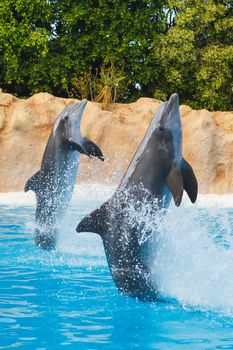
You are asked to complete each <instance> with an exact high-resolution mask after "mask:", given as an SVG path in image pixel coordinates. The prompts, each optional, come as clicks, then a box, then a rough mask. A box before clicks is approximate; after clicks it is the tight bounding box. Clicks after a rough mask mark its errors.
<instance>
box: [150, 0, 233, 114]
mask: <svg viewBox="0 0 233 350" xmlns="http://www.w3.org/2000/svg"><path fill="white" fill-rule="evenodd" d="M167 12H168V13H171V14H172V16H171V18H172V20H171V21H170V26H168V30H167V32H166V33H165V34H162V35H157V36H156V38H155V41H154V54H155V57H154V58H155V61H154V62H155V65H156V66H157V69H158V70H159V72H160V80H159V81H158V83H157V86H155V96H157V97H161V96H162V97H167V96H168V95H169V94H170V93H172V92H174V91H177V92H178V93H179V94H180V95H181V98H182V101H183V102H185V103H188V104H190V105H192V106H193V107H196V108H200V107H201V108H203V107H205V108H208V109H210V110H211V109H223V110H224V109H232V108H233V84H232V78H233V17H232V14H233V2H232V1H216V0H192V1H191V0H183V1H170V2H169V7H168V9H167Z"/></svg>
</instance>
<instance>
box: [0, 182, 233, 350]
mask: <svg viewBox="0 0 233 350" xmlns="http://www.w3.org/2000/svg"><path fill="white" fill-rule="evenodd" d="M111 193H112V189H111V188H102V187H99V186H94V185H93V186H91V187H90V186H84V185H83V186H80V187H78V189H77V192H76V193H75V195H74V199H73V202H72V206H71V208H70V209H69V212H68V214H67V216H66V218H65V219H64V223H63V226H62V230H61V235H60V237H59V241H58V247H57V251H56V252H53V253H51V252H50V253H48V252H43V251H41V250H39V249H38V248H36V247H35V245H34V237H33V226H34V212H35V206H34V198H33V194H31V195H30V194H29V195H24V194H21V193H18V194H6V195H1V196H0V281H1V283H0V349H38V350H39V349H40V350H42V349H46V350H47V349H63V348H64V349H80V350H82V349H88V350H91V349H93V350H94V349H145V350H146V349H161V350H163V349H164V350H165V349H166V350H167V349H185V350H186V349H195V350H196V349H208V350H210V349H233V238H232V234H233V219H232V217H233V205H231V203H233V202H232V197H230V196H227V197H217V196H215V197H213V196H212V197H211V196H204V197H201V199H199V202H198V203H197V205H194V206H192V205H190V204H189V203H188V201H186V200H185V201H184V203H183V204H182V206H181V207H180V208H175V207H174V206H173V205H172V206H171V208H170V209H169V211H168V213H167V215H166V220H163V221H161V222H158V223H157V227H158V230H159V232H160V235H159V237H158V239H157V240H156V246H155V255H154V260H153V261H152V269H153V273H154V278H155V281H156V283H157V285H158V287H159V290H160V292H161V299H162V300H161V301H160V302H157V303H151V304H150V303H143V302H140V301H137V300H134V299H132V298H129V297H125V296H122V295H120V294H119V293H118V291H117V289H116V287H115V285H114V283H113V281H112V278H111V275H110V273H109V270H108V267H107V263H106V259H105V254H104V250H103V247H102V242H101V240H100V238H99V237H98V236H97V235H95V234H91V233H86V234H76V233H75V227H76V225H77V223H78V222H79V220H80V219H81V218H82V217H83V216H84V215H85V214H86V213H89V212H90V210H91V209H93V208H95V207H96V206H98V205H99V204H101V203H102V201H104V200H105V199H106V198H107V197H109V196H110V195H111ZM93 198H94V200H93ZM150 220H153V219H152V218H150ZM155 220H156V218H155Z"/></svg>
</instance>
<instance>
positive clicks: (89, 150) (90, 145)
mask: <svg viewBox="0 0 233 350" xmlns="http://www.w3.org/2000/svg"><path fill="white" fill-rule="evenodd" d="M82 147H83V149H84V152H82V153H85V154H86V155H88V156H94V157H97V158H99V159H101V160H104V156H103V153H102V151H101V149H100V148H99V146H97V145H96V144H95V143H94V142H93V141H91V140H89V139H88V138H87V137H84V138H83V144H82Z"/></svg>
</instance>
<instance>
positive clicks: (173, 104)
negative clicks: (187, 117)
mask: <svg viewBox="0 0 233 350" xmlns="http://www.w3.org/2000/svg"><path fill="white" fill-rule="evenodd" d="M176 119H177V121H176V122H178V119H180V114H179V95H178V94H177V93H174V94H172V95H171V96H170V98H169V100H168V101H167V102H165V103H164V109H163V113H162V117H161V119H160V125H161V127H163V128H165V127H169V126H170V127H171V125H172V123H173V122H174V121H175V120H176Z"/></svg>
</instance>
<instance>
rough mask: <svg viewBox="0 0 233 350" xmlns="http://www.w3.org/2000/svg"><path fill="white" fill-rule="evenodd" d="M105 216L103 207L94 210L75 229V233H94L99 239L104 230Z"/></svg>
mask: <svg viewBox="0 0 233 350" xmlns="http://www.w3.org/2000/svg"><path fill="white" fill-rule="evenodd" d="M105 215H106V211H105V208H104V206H102V207H101V208H100V209H96V210H94V211H93V212H92V213H91V214H89V215H87V216H85V217H84V218H83V219H82V220H81V221H80V223H79V224H78V226H77V228H76V232H94V233H97V234H99V235H100V236H101V237H102V235H103V233H104V231H106V230H105V227H106V226H105Z"/></svg>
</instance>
